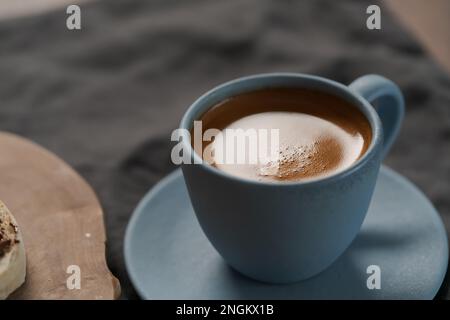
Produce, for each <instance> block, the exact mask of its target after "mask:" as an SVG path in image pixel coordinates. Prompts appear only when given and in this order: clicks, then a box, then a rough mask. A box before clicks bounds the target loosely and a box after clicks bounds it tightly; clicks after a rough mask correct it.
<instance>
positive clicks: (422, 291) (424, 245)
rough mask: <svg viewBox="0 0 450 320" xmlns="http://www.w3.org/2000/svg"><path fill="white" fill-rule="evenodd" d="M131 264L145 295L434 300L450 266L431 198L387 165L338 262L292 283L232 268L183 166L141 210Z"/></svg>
mask: <svg viewBox="0 0 450 320" xmlns="http://www.w3.org/2000/svg"><path fill="white" fill-rule="evenodd" d="M125 262H126V267H127V270H128V273H129V275H130V278H131V281H132V283H133V285H134V287H135V289H136V290H137V292H138V293H139V295H140V296H141V297H142V298H144V299H432V298H433V297H434V296H435V294H436V293H437V291H438V289H439V287H440V285H441V283H442V281H443V278H444V275H445V272H446V269H447V262H448V246H447V235H446V231H445V229H444V226H443V224H442V221H441V219H440V217H439V215H438V213H437V212H436V210H435V209H434V208H433V206H432V205H431V203H430V202H429V201H428V199H427V198H426V197H425V196H424V195H423V194H422V193H421V192H420V191H419V190H418V189H417V188H416V187H415V186H414V185H413V184H412V183H410V182H409V181H408V180H406V179H405V178H403V177H402V176H400V175H399V174H397V173H395V172H394V171H392V170H390V169H387V168H386V167H383V168H382V169H381V171H380V175H379V178H378V182H377V186H376V190H375V194H374V198H373V200H372V204H371V206H370V209H369V212H368V214H367V217H366V219H365V221H364V224H363V226H362V229H361V231H360V233H359V235H358V236H357V238H356V239H355V241H354V242H353V243H352V244H351V246H350V247H349V248H348V249H347V251H346V252H345V253H344V254H343V255H342V256H341V257H340V258H339V259H338V260H337V261H336V262H335V263H334V264H333V265H332V266H331V267H329V268H328V269H327V270H325V271H324V272H322V273H320V274H319V275H317V276H315V277H313V278H311V279H308V280H305V281H301V282H297V283H295V284H290V285H270V284H265V283H262V282H258V281H254V280H251V279H248V278H246V277H244V276H242V275H240V274H239V273H238V272H236V271H234V270H233V269H231V268H230V267H228V266H227V265H226V263H225V262H224V261H223V260H222V258H221V257H220V256H219V254H218V253H217V252H216V251H215V250H214V248H213V247H212V246H211V244H210V243H209V241H208V240H207V239H206V237H205V235H204V234H203V232H202V230H201V229H200V226H199V224H198V222H197V220H196V218H195V215H194V212H193V209H192V207H191V204H190V201H189V197H188V194H187V190H186V187H185V184H184V181H183V176H182V174H181V171H180V170H176V171H175V172H173V173H172V174H170V175H169V176H168V177H166V178H165V179H163V180H162V181H161V182H159V183H158V184H157V185H156V186H155V187H154V188H153V189H152V190H151V191H150V192H149V193H148V194H147V195H146V196H145V198H144V199H143V200H142V201H141V203H140V204H139V205H138V207H137V208H136V210H135V211H134V213H133V217H132V218H131V220H130V223H129V225H128V228H127V232H126V236H125ZM371 265H376V266H378V267H379V268H380V278H379V279H380V284H381V288H380V289H371V290H370V289H368V287H367V279H368V278H369V277H370V275H371V274H368V273H367V268H368V267H369V266H371ZM369 282H370V281H369Z"/></svg>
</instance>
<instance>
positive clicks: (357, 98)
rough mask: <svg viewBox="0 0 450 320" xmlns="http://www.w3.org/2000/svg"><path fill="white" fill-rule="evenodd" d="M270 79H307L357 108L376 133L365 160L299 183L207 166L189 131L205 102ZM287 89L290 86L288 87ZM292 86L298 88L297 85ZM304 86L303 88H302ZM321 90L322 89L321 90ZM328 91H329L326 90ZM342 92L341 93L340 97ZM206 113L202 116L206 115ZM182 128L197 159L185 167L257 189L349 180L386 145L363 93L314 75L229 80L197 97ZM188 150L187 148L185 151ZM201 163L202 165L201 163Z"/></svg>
mask: <svg viewBox="0 0 450 320" xmlns="http://www.w3.org/2000/svg"><path fill="white" fill-rule="evenodd" d="M270 78H278V79H280V78H284V79H286V80H288V79H293V80H295V79H296V80H299V79H302V80H306V81H309V82H311V83H313V82H314V83H316V84H318V85H317V86H316V87H314V89H316V88H317V89H318V90H321V89H323V88H325V87H327V88H329V89H330V91H329V92H328V93H331V94H334V95H336V96H339V97H340V98H343V99H345V100H346V101H347V102H349V103H351V104H352V105H353V106H356V107H357V108H358V109H359V110H360V111H361V112H362V113H363V114H364V116H365V117H366V118H367V120H368V121H369V124H370V127H371V130H372V141H371V142H370V145H369V147H368V149H367V150H366V152H365V153H364V154H363V156H362V157H360V158H359V159H358V160H357V161H355V162H354V163H353V164H352V165H351V166H349V167H348V168H346V169H344V170H342V171H338V172H336V173H333V174H331V175H328V176H325V177H317V178H311V179H308V180H297V181H282V182H279V181H258V180H252V179H247V178H241V177H239V176H235V175H232V174H229V173H227V172H224V171H222V170H219V169H218V168H216V167H214V166H211V165H209V164H207V163H205V162H204V161H203V160H202V158H201V157H200V156H199V155H198V154H197V153H196V152H195V150H194V148H193V147H192V145H191V142H190V141H191V140H190V137H189V136H188V135H187V134H186V131H187V132H189V131H190V129H191V127H192V124H193V123H194V121H195V120H196V119H197V117H198V116H199V115H200V114H197V113H199V112H198V109H200V107H202V106H203V105H204V100H206V99H207V98H209V97H211V96H214V95H217V94H218V93H219V92H220V91H222V90H224V89H226V88H228V87H232V86H235V85H237V84H239V83H246V82H253V81H255V80H261V79H270ZM274 87H281V86H280V85H274ZM285 87H289V86H288V85H287V86H285ZM292 87H295V85H293V86H292ZM298 87H301V86H298ZM320 87H321V88H320ZM264 88H265V86H261V87H259V88H254V89H249V90H243V91H242V92H241V93H244V92H251V91H255V90H258V89H264ZM324 91H325V90H324ZM337 92H339V94H337ZM231 96H233V95H229V96H228V97H231ZM214 105H216V104H211V105H209V106H208V107H207V108H206V109H205V110H203V112H206V111H207V110H209V109H210V108H212V107H213V106H214ZM203 112H202V113H201V114H203ZM179 128H180V129H185V130H182V133H181V138H182V140H181V141H182V143H183V145H184V146H183V148H186V147H187V148H188V149H189V152H190V157H191V159H192V160H193V163H191V164H183V166H184V165H200V166H203V167H204V168H205V169H206V170H208V171H210V172H211V173H213V174H216V175H219V176H220V177H222V178H225V179H228V180H231V181H235V182H239V183H243V184H249V185H257V186H268V187H274V186H276V187H292V186H312V185H319V184H324V183H331V182H334V181H337V180H339V179H342V178H344V177H347V176H349V175H351V174H353V173H354V172H356V171H358V170H359V169H360V168H361V167H363V166H364V165H365V164H366V163H367V162H369V161H370V160H371V159H372V158H373V157H374V156H375V154H376V148H377V146H378V145H380V144H382V142H383V131H382V129H381V128H382V126H381V120H380V118H379V116H378V113H377V112H376V111H375V109H374V108H373V107H372V105H371V104H370V103H369V102H368V101H367V100H366V99H365V98H363V97H362V96H361V95H360V94H358V93H357V92H355V91H353V90H351V89H350V88H349V87H348V86H346V85H344V84H342V83H339V82H337V81H334V80H331V79H328V78H324V77H320V76H315V75H310V74H304V73H293V72H272V73H261V74H255V75H250V76H244V77H240V78H236V79H233V80H230V81H227V82H225V83H223V84H220V85H218V86H216V87H214V88H212V89H210V90H208V91H207V92H206V93H204V94H203V95H201V96H200V97H199V98H197V99H196V100H195V101H194V102H193V103H192V104H191V105H190V107H189V108H188V109H187V110H186V112H185V113H184V115H183V117H182V119H181V122H180V127H179ZM184 150H186V149H184ZM198 161H201V162H198Z"/></svg>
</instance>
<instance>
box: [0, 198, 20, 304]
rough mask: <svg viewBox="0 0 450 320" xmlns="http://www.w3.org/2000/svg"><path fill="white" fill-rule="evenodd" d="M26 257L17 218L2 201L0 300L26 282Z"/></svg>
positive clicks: (0, 217)
mask: <svg viewBox="0 0 450 320" xmlns="http://www.w3.org/2000/svg"><path fill="white" fill-rule="evenodd" d="M25 275H26V257H25V248H24V245H23V240H22V236H21V234H20V231H19V227H18V225H17V222H16V220H15V219H14V217H13V216H12V214H11V213H10V212H9V210H8V208H7V207H6V206H5V205H4V204H3V202H1V201H0V300H3V299H6V298H7V297H8V296H9V295H10V294H11V293H13V292H14V291H15V290H16V289H18V288H19V287H20V286H21V285H22V284H23V283H24V282H25Z"/></svg>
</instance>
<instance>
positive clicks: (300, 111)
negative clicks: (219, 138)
mask: <svg viewBox="0 0 450 320" xmlns="http://www.w3.org/2000/svg"><path fill="white" fill-rule="evenodd" d="M200 120H202V125H203V131H206V130H207V129H210V128H216V129H219V130H222V131H223V132H225V130H226V129H243V130H247V129H255V130H258V129H266V130H271V129H278V130H279V149H278V150H277V152H278V154H277V157H276V158H275V160H273V161H267V162H264V163H257V164H249V163H246V164H223V163H219V162H217V161H214V157H213V159H205V160H208V161H209V162H210V163H211V164H212V165H213V166H215V167H217V168H218V169H219V170H223V171H225V172H227V173H229V174H232V175H235V176H239V177H242V178H247V179H252V180H259V181H297V180H308V179H312V178H316V177H324V176H328V175H331V174H334V173H336V172H339V171H342V170H344V169H346V168H348V167H349V166H351V165H352V164H353V163H354V162H356V161H357V160H358V159H359V158H360V157H361V156H362V155H363V154H364V152H365V151H366V150H367V148H368V146H369V144H370V141H371V138H372V137H371V135H372V133H371V127H370V124H369V122H368V120H367V119H366V117H365V116H364V115H363V114H362V113H361V112H360V111H359V110H358V109H357V108H356V107H354V106H353V105H351V104H350V103H348V102H346V101H345V100H344V99H342V98H339V97H337V96H334V95H331V94H328V93H324V92H319V91H315V90H309V89H300V88H270V89H264V90H259V91H254V92H249V93H244V94H240V95H237V96H234V97H231V98H229V99H227V100H225V101H222V102H221V103H219V104H217V105H216V106H214V107H213V108H211V109H210V110H208V111H207V112H206V113H205V114H203V115H202V116H201V118H200ZM211 143H212V145H211V146H212V147H214V143H215V142H214V141H213V142H211ZM207 146H208V144H204V145H203V148H204V149H203V150H205V148H206V147H207ZM211 146H210V147H211ZM246 150H247V151H249V149H248V148H247V149H246ZM225 152H226V150H225Z"/></svg>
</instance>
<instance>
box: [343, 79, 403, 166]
mask: <svg viewBox="0 0 450 320" xmlns="http://www.w3.org/2000/svg"><path fill="white" fill-rule="evenodd" d="M349 88H350V90H351V91H353V92H355V93H357V94H359V95H360V96H362V97H363V98H364V99H366V100H367V101H368V102H369V103H370V104H372V106H373V107H374V109H375V110H376V111H377V113H378V115H379V117H380V119H381V123H382V125H383V133H384V140H383V141H384V142H383V152H382V157H383V158H384V157H385V156H386V154H387V153H388V151H389V149H390V148H391V146H392V143H393V142H394V141H395V139H396V138H397V135H398V133H399V131H400V126H401V123H402V121H403V117H404V114H405V103H404V99H403V95H402V93H401V91H400V89H399V87H398V86H397V85H396V84H395V83H393V82H392V81H391V80H389V79H386V78H385V77H382V76H379V75H376V74H369V75H366V76H362V77H360V78H358V79H356V80H355V81H353V82H352V83H351V84H350V85H349Z"/></svg>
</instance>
